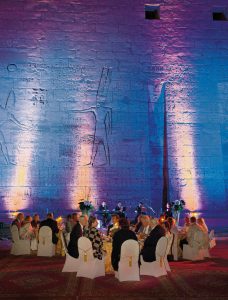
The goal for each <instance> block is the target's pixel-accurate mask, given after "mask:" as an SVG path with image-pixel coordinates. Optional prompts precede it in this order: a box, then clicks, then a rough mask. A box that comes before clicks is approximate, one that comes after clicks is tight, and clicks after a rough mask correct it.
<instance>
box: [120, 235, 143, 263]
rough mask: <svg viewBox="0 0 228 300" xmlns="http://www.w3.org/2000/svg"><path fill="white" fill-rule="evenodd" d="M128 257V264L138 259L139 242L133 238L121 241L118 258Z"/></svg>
mask: <svg viewBox="0 0 228 300" xmlns="http://www.w3.org/2000/svg"><path fill="white" fill-rule="evenodd" d="M122 259H128V261H129V266H130V265H131V264H132V263H133V262H138V259H139V244H138V242H137V241H135V240H127V241H125V242H123V244H122V246H121V251H120V260H122Z"/></svg>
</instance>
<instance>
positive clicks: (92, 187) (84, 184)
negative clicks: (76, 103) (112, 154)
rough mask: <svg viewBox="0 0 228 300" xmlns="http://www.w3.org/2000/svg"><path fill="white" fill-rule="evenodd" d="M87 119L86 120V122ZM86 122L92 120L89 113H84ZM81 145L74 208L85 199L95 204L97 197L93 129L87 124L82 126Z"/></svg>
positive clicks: (75, 177)
mask: <svg viewBox="0 0 228 300" xmlns="http://www.w3.org/2000/svg"><path fill="white" fill-rule="evenodd" d="M85 121H86V122H85ZM82 122H84V124H88V123H90V122H91V118H90V116H89V113H86V114H83V121H82ZM79 137H80V139H81V143H80V146H79V147H78V149H77V158H76V161H75V171H74V189H73V192H72V194H71V198H72V199H71V203H72V204H71V205H72V209H76V208H78V203H79V202H80V201H82V199H83V200H89V201H91V203H92V205H93V206H94V205H95V204H96V203H95V199H96V196H97V195H96V182H95V178H94V170H93V166H92V165H90V160H91V153H92V147H93V144H92V143H91V129H89V128H88V127H87V126H86V127H83V125H82V126H81V127H80V132H79Z"/></svg>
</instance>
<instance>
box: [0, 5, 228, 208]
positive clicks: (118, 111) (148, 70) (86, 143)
mask: <svg viewBox="0 0 228 300" xmlns="http://www.w3.org/2000/svg"><path fill="white" fill-rule="evenodd" d="M146 3H147V4H160V8H159V6H154V7H155V8H157V9H158V10H160V19H158V20H156V19H155V20H154V19H145V11H144V5H145V2H143V1H141V0H115V1H104V0H99V4H98V2H97V1H95V0H91V1H77V0H74V1H51V0H50V1H48V0H46V1H41V0H40V1H38V0H37V1H17V0H12V1H1V3H0V12H1V18H0V101H1V110H0V124H1V128H0V145H1V148H0V150H1V151H0V166H1V168H0V185H1V191H0V196H1V210H2V211H4V210H21V209H28V210H31V211H39V212H42V213H44V212H46V211H47V210H54V211H65V210H71V209H75V208H77V206H78V202H79V201H80V200H81V199H83V198H89V199H90V200H92V201H93V203H94V204H95V205H96V204H99V203H100V202H101V201H103V200H106V201H107V202H108V204H109V206H110V208H114V206H115V204H116V202H117V201H122V202H123V203H124V205H126V206H127V207H128V208H129V211H133V209H134V207H135V206H136V205H137V203H138V201H139V200H143V201H144V202H145V204H146V205H147V206H152V207H153V208H154V209H155V210H156V211H160V208H161V202H162V187H163V173H162V166H163V142H164V136H163V133H164V128H163V125H164V123H163V121H164V113H165V111H164V102H166V113H167V130H168V134H167V143H168V167H169V168H168V172H169V196H170V199H171V200H175V199H178V198H182V199H184V200H185V201H186V203H187V205H186V207H187V208H188V209H189V210H206V211H214V210H215V209H220V210H222V209H225V208H227V204H228V189H227V170H228V165H227V161H228V159H227V157H228V154H227V153H228V137H227V107H228V104H227V101H228V92H227V91H228V77H227V71H228V39H227V29H228V28H227V27H228V21H227V22H226V21H213V18H212V15H213V12H217V13H218V12H224V13H226V11H227V10H226V6H228V5H227V4H226V1H225V0H221V1H210V3H208V4H207V5H205V1H203V0H201V1H200V0H194V1H191V4H190V3H189V1H184V0H183V1H178V0H175V1H160V2H157V1H153V2H152V1H148V2H146ZM148 8H149V9H153V7H152V8H151V7H148V6H147V9H148ZM155 15H156V14H155Z"/></svg>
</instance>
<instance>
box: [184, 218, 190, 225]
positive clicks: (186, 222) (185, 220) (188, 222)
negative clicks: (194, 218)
mask: <svg viewBox="0 0 228 300" xmlns="http://www.w3.org/2000/svg"><path fill="white" fill-rule="evenodd" d="M189 226H190V217H189V216H186V217H185V218H184V227H189Z"/></svg>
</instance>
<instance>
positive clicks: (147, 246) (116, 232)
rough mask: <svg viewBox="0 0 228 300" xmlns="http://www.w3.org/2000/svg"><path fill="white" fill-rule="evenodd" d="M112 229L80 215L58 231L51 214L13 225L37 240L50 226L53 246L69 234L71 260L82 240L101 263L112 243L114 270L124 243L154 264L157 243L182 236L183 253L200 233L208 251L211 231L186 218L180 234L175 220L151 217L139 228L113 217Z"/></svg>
mask: <svg viewBox="0 0 228 300" xmlns="http://www.w3.org/2000/svg"><path fill="white" fill-rule="evenodd" d="M111 219H112V221H111V225H109V226H108V228H107V231H106V232H104V230H101V231H100V230H99V229H98V228H97V227H98V219H97V217H96V216H90V217H88V216H87V215H80V214H79V213H73V214H72V215H68V217H67V219H66V222H65V226H64V227H61V228H59V225H58V223H57V221H56V220H54V216H53V213H48V214H47V218H46V220H43V221H40V220H39V215H37V214H35V215H34V216H33V218H32V217H30V216H26V217H24V214H23V213H19V214H18V215H17V217H16V219H15V220H14V221H13V222H12V225H16V226H17V228H18V230H19V236H20V238H21V239H30V240H32V239H38V232H39V229H40V228H41V227H42V226H48V227H50V228H51V230H52V242H53V244H57V242H58V235H57V234H58V232H59V230H62V231H63V233H64V234H65V235H67V234H68V236H69V242H68V245H67V249H68V253H69V255H70V256H72V257H75V258H78V256H79V251H78V239H79V238H80V237H82V236H84V237H87V238H88V239H89V240H90V241H91V243H92V247H93V254H94V257H95V258H97V259H100V260H101V259H102V258H103V257H104V255H105V251H104V250H103V249H104V247H103V242H104V241H109V242H112V253H111V262H112V266H113V269H114V270H115V271H117V270H118V262H119V260H120V251H121V246H122V244H123V242H125V241H126V240H130V239H131V240H136V241H138V242H139V244H140V248H141V250H140V255H142V257H143V260H144V261H145V262H153V261H155V260H156V253H155V252H156V246H157V242H158V240H159V239H160V238H161V237H163V236H166V237H167V239H168V243H172V241H173V237H174V235H175V234H179V233H181V238H180V248H181V249H183V245H184V244H189V245H190V246H192V244H193V240H194V234H195V232H197V231H201V232H202V233H203V240H202V247H208V244H209V238H208V228H207V225H206V224H205V221H204V219H203V218H198V219H196V217H194V216H193V217H185V224H184V226H183V227H182V229H181V232H180V231H178V227H177V226H176V224H175V219H174V218H172V217H167V218H164V216H162V217H161V218H160V219H157V218H154V217H150V216H148V215H144V214H142V215H139V216H138V219H137V223H136V224H130V222H129V221H128V220H127V218H124V217H122V218H121V217H120V216H119V215H118V214H113V215H112V217H111ZM139 261H140V259H139Z"/></svg>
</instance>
